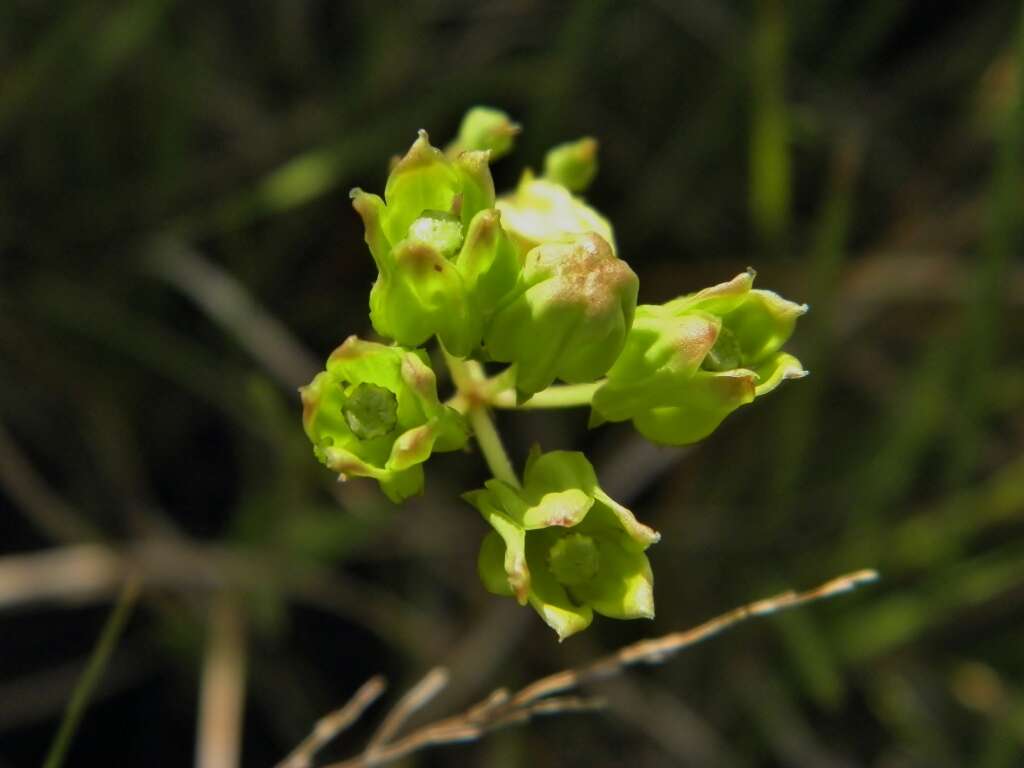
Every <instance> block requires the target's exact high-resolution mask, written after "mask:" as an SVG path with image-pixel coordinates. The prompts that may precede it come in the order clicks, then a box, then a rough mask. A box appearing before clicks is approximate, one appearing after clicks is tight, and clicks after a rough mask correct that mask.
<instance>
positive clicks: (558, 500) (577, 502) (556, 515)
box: [522, 488, 594, 531]
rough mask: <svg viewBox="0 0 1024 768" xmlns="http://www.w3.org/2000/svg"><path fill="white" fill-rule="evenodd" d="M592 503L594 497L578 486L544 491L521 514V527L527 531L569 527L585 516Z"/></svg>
mask: <svg viewBox="0 0 1024 768" xmlns="http://www.w3.org/2000/svg"><path fill="white" fill-rule="evenodd" d="M593 505H594V497H593V496H590V495H588V494H586V493H584V492H583V491H581V490H579V489H578V488H571V489H569V490H567V491H554V492H551V493H545V494H544V495H543V496H541V498H540V501H539V502H538V503H537V504H534V505H533V506H531V507H529V508H528V509H527V510H526V512H525V513H524V514H523V518H522V523H523V527H525V528H526V530H528V531H529V530H535V529H538V528H549V527H551V526H558V527H562V528H571V527H572V526H574V525H577V524H578V523H579V522H580V521H581V520H583V518H584V517H586V514H587V512H588V511H589V510H590V508H591V507H592V506H593Z"/></svg>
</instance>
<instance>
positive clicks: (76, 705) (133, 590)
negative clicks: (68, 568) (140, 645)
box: [43, 577, 139, 768]
mask: <svg viewBox="0 0 1024 768" xmlns="http://www.w3.org/2000/svg"><path fill="white" fill-rule="evenodd" d="M138 596H139V582H138V581H137V580H136V579H135V578H131V577H130V578H129V579H128V580H127V581H126V582H125V583H124V586H123V587H121V593H120V594H119V595H118V597H117V603H116V604H115V605H114V610H113V611H111V613H110V617H109V618H108V619H107V622H106V624H104V625H103V632H102V633H101V634H100V638H99V640H98V641H97V642H96V647H95V648H93V651H92V655H91V656H90V657H89V662H88V664H86V666H85V671H84V672H83V673H82V676H81V677H80V678H79V679H78V683H77V684H76V685H75V690H74V691H73V692H72V694H71V699H70V701H68V706H67V709H65V710H64V719H63V720H61V723H60V728H59V729H58V730H57V735H56V736H55V737H54V739H53V743H52V744H51V745H50V751H49V753H48V754H47V755H46V762H45V763H43V768H60V765H61V764H62V763H63V762H64V757H65V756H66V755H67V751H68V747H70V746H71V739H73V738H74V736H75V731H76V730H77V729H78V724H79V722H80V721H81V719H82V716H83V715H84V714H85V709H86V707H88V706H89V699H90V698H91V697H92V693H93V690H94V689H95V688H96V685H97V683H99V681H100V678H101V677H102V676H103V670H105V669H106V668H107V663H108V662H109V661H110V657H111V655H112V654H113V653H114V649H115V648H117V643H118V640H120V639H121V634H122V632H124V628H125V625H126V624H127V623H128V617H129V616H130V615H131V612H132V608H134V607H135V601H136V599H137V598H138Z"/></svg>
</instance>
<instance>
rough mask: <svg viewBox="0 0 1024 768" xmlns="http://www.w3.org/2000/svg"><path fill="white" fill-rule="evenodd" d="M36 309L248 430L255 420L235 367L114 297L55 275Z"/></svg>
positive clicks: (37, 296) (38, 293)
mask: <svg viewBox="0 0 1024 768" xmlns="http://www.w3.org/2000/svg"><path fill="white" fill-rule="evenodd" d="M29 303H30V304H31V309H32V311H33V312H34V313H36V314H38V315H39V317H40V319H41V320H43V321H44V322H46V323H48V324H50V325H52V326H54V327H56V328H58V329H60V330H61V331H62V332H65V333H67V334H68V335H69V336H71V337H78V338H85V339H88V340H90V341H91V342H93V343H95V344H97V345H98V346H99V347H101V348H106V349H108V350H113V351H114V352H116V353H117V354H120V355H124V356H125V357H126V358H127V359H129V360H132V361H134V362H136V363H138V364H140V365H142V366H143V367H144V368H146V369H148V370H151V371H154V372H156V373H158V374H160V375H161V376H164V377H166V378H167V379H169V380H170V381H173V382H174V383H175V384H177V385H178V386H180V387H181V388H182V389H183V390H185V391H187V392H190V393H192V394H193V395H195V396H197V397H199V398H200V399H202V400H204V401H207V402H209V403H211V404H213V405H215V406H217V407H219V408H220V409H221V410H222V411H223V412H224V413H225V414H227V415H228V416H230V417H231V418H232V419H233V420H234V421H235V422H237V423H238V424H239V425H240V426H242V427H244V428H245V429H247V430H253V429H254V427H255V425H254V423H253V422H252V420H251V419H249V417H248V414H247V413H246V412H245V409H244V408H243V407H242V406H241V404H240V402H239V399H238V398H237V397H235V396H234V393H233V390H234V384H235V376H236V374H235V372H234V371H232V370H231V369H230V368H228V367H227V366H225V365H223V361H222V360H221V359H220V358H218V357H217V356H216V355H214V354H211V353H210V352H209V351H207V350H206V349H204V348H203V347H202V346H201V345H200V344H199V343H198V342H196V341H192V340H189V339H186V338H184V337H183V336H181V335H180V334H178V333H175V332H174V331H172V330H170V329H169V328H167V327H166V326H165V325H163V324H162V323H161V322H159V321H154V320H153V319H151V318H150V317H149V316H147V315H146V314H143V313H142V312H139V311H135V310H133V309H131V308H129V307H126V306H124V305H123V304H122V303H121V302H120V301H118V300H117V299H116V298H115V297H113V296H110V295H102V294H99V293H97V292H95V291H92V292H90V291H89V290H87V289H86V288H83V287H79V286H76V285H74V284H72V283H70V282H68V281H66V280H64V279H61V278H54V279H51V280H47V281H45V282H44V283H41V284H39V285H38V286H36V288H35V290H34V291H33V292H32V293H31V295H30V297H29Z"/></svg>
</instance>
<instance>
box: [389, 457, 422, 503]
mask: <svg viewBox="0 0 1024 768" xmlns="http://www.w3.org/2000/svg"><path fill="white" fill-rule="evenodd" d="M378 481H379V482H380V488H381V490H382V491H384V495H385V496H387V497H388V498H389V499H390V500H391V501H392V502H394V503H395V504H400V503H402V502H403V501H405V500H406V499H408V498H409V497H410V496H417V495H419V494H421V493H423V483H424V479H423V465H422V464H416V465H414V466H412V467H409V468H408V469H405V470H402V471H400V472H387V473H386V474H385V475H384V476H383V477H380V478H378Z"/></svg>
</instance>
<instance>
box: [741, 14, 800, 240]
mask: <svg viewBox="0 0 1024 768" xmlns="http://www.w3.org/2000/svg"><path fill="white" fill-rule="evenodd" d="M756 5H757V14H756V19H755V22H754V35H753V40H752V41H751V57H752V61H751V89H752V97H753V105H752V108H753V115H752V125H751V132H750V212H751V216H752V218H753V222H754V229H755V230H756V232H757V233H758V235H759V237H760V239H761V243H762V244H763V245H764V246H767V249H768V250H769V251H778V250H780V249H781V247H782V246H783V245H784V242H785V238H786V235H787V233H788V230H789V224H790V221H789V220H790V197H791V190H790V186H791V180H790V175H791V171H790V157H789V128H790V127H789V116H788V114H787V111H786V93H785V89H786V18H785V8H784V5H783V3H782V0H758V2H757V4H756Z"/></svg>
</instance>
